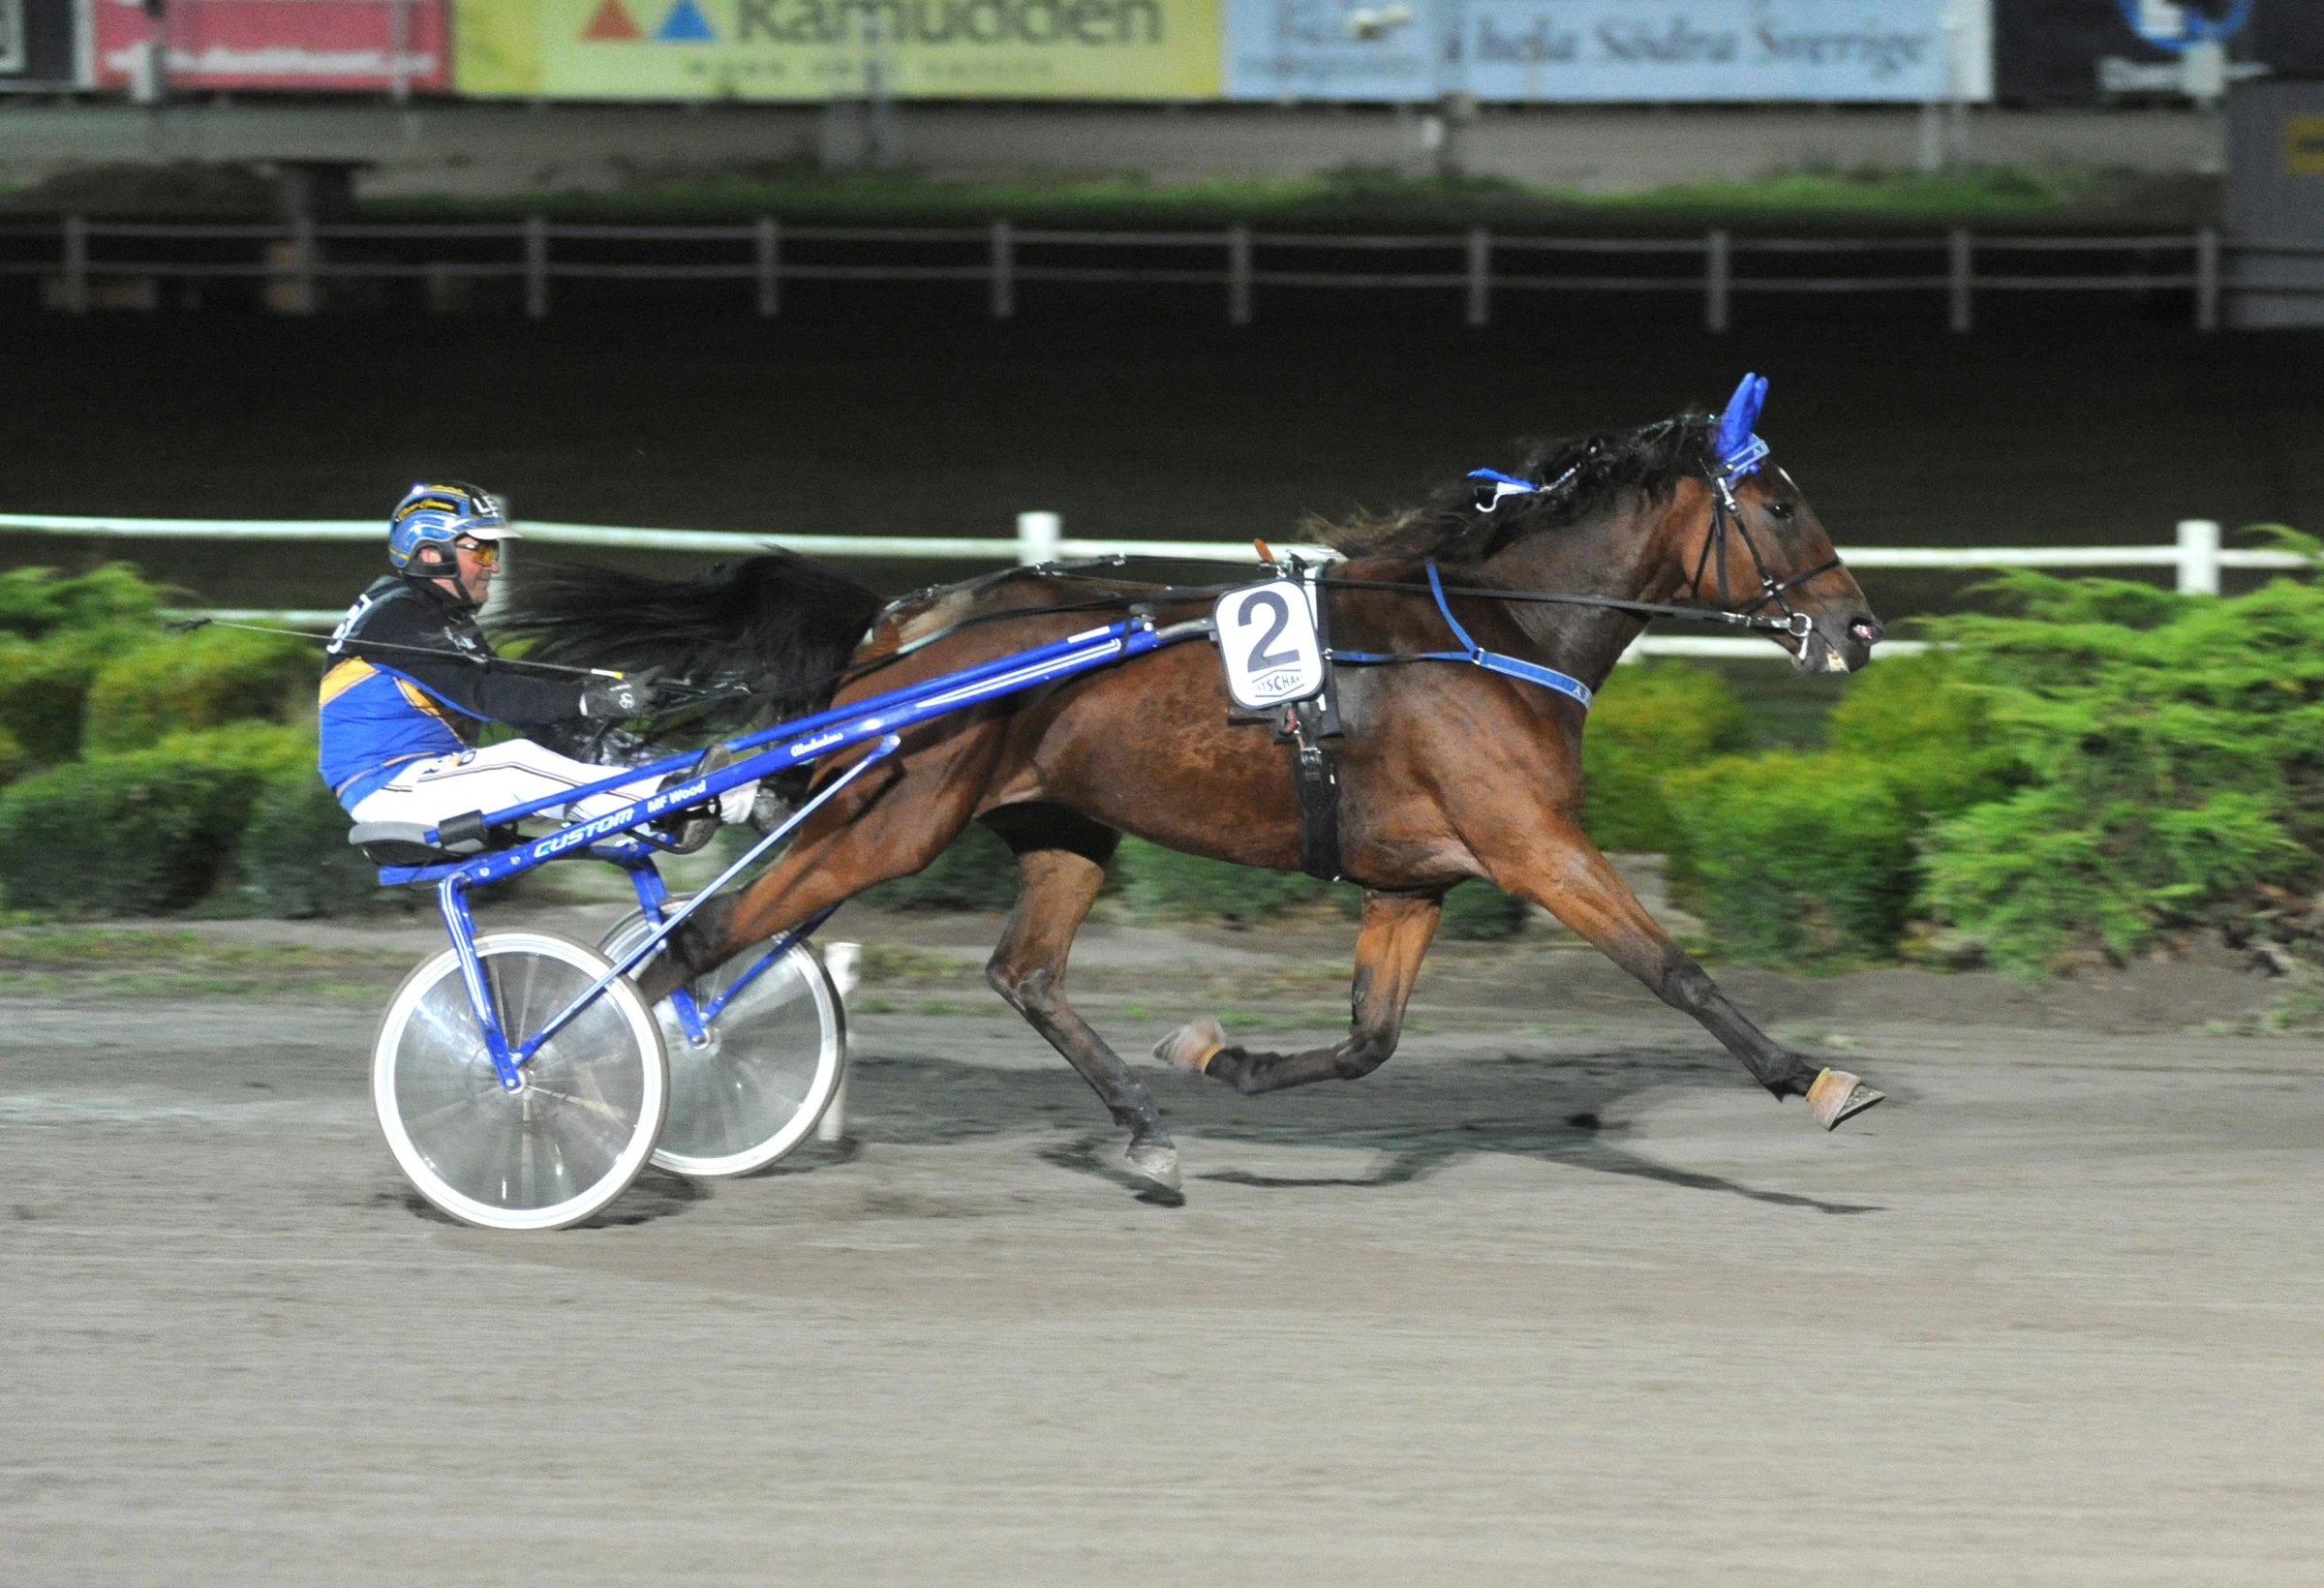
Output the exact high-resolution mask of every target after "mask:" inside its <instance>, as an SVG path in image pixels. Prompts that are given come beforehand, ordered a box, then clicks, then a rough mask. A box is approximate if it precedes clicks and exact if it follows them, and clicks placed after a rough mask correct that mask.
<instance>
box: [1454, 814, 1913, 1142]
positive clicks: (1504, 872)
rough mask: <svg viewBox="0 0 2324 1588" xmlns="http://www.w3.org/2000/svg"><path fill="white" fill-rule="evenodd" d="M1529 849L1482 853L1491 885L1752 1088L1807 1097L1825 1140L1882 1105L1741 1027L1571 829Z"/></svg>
mask: <svg viewBox="0 0 2324 1588" xmlns="http://www.w3.org/2000/svg"><path fill="white" fill-rule="evenodd" d="M1527 837H1528V838H1529V839H1530V840H1531V841H1529V842H1524V843H1522V844H1517V843H1512V844H1511V845H1510V846H1509V849H1508V852H1507V853H1500V854H1495V853H1487V852H1485V851H1484V850H1483V849H1481V850H1480V851H1479V858H1480V859H1481V860H1483V861H1484V863H1485V865H1486V867H1487V869H1488V870H1490V872H1491V874H1492V879H1493V881H1494V882H1496V883H1498V884H1499V885H1500V886H1501V887H1502V889H1504V890H1505V891H1506V892H1509V893H1513V894H1515V895H1516V896H1517V897H1518V898H1520V899H1525V900H1530V901H1532V902H1534V903H1537V904H1539V905H1541V906H1542V907H1543V908H1544V909H1546V910H1547V911H1549V913H1550V914H1552V915H1554V916H1556V917H1557V918H1558V919H1559V920H1560V921H1562V922H1564V923H1565V924H1566V925H1567V926H1569V927H1571V928H1573V929H1574V931H1576V932H1578V933H1580V935H1581V936H1583V937H1584V938H1586V939H1588V940H1589V942H1590V943H1591V944H1592V945H1594V946H1595V947H1596V948H1597V949H1598V950H1599V952H1601V953H1602V954H1604V955H1605V957H1606V958H1607V959H1609V960H1611V961H1613V962H1614V963H1616V964H1618V965H1620V966H1621V967H1622V968H1623V969H1625V970H1627V971H1629V972H1630V973H1631V974H1632V975H1633V976H1636V978H1637V979H1638V980H1639V981H1641V982H1644V983H1645V984H1646V986H1647V987H1649V988H1650V989H1652V990H1653V992H1654V994H1655V996H1657V997H1659V998H1661V999H1662V1000H1663V1001H1664V1002H1665V1003H1667V1004H1668V1005H1669V1006H1670V1007H1671V1008H1673V1009H1677V1010H1681V1011H1683V1012H1685V1013H1686V1014H1689V1015H1692V1016H1694V1017H1695V1018H1696V1019H1697V1021H1700V1022H1701V1023H1702V1025H1703V1028H1704V1029H1705V1030H1707V1031H1709V1032H1710V1033H1711V1035H1713V1036H1715V1037H1717V1038H1718V1039H1719V1041H1720V1043H1721V1044H1722V1045H1723V1046H1724V1047H1725V1048H1726V1049H1727V1051H1728V1053H1730V1054H1734V1055H1735V1056H1736V1057H1737V1058H1739V1059H1741V1060H1742V1061H1743V1067H1744V1068H1745V1069H1747V1070H1749V1071H1750V1072H1751V1073H1752V1075H1753V1077H1754V1078H1755V1079H1757V1080H1758V1083H1759V1084H1760V1085H1762V1086H1765V1087H1766V1088H1767V1089H1768V1090H1769V1091H1770V1092H1772V1093H1774V1094H1775V1097H1776V1098H1777V1100H1778V1101H1781V1100H1782V1099H1784V1098H1787V1097H1805V1098H1806V1099H1807V1100H1808V1109H1809V1112H1810V1113H1811V1114H1813V1115H1815V1118H1816V1122H1817V1123H1818V1124H1819V1125H1821V1126H1823V1128H1824V1129H1826V1130H1830V1129H1831V1128H1833V1127H1834V1126H1835V1125H1837V1124H1839V1123H1840V1121H1841V1120H1843V1119H1846V1118H1847V1117H1849V1116H1850V1115H1855V1114H1861V1113H1863V1112H1864V1111H1865V1110H1866V1109H1868V1108H1871V1107H1872V1106H1873V1105H1874V1104H1875V1103H1878V1102H1880V1101H1881V1098H1882V1095H1883V1094H1882V1093H1881V1092H1879V1091H1876V1090H1874V1089H1873V1088H1872V1087H1870V1086H1868V1085H1866V1084H1864V1083H1863V1082H1862V1081H1860V1080H1858V1079H1857V1078H1856V1077H1854V1076H1852V1075H1850V1074H1849V1073H1848V1072H1847V1071H1845V1070H1831V1069H1824V1070H1819V1069H1818V1068H1817V1067H1816V1066H1814V1065H1811V1064H1809V1063H1808V1062H1807V1061H1806V1060H1804V1059H1802V1058H1801V1057H1799V1055H1798V1054H1793V1053H1791V1052H1790V1051H1789V1050H1788V1049H1786V1048H1784V1047H1783V1046H1782V1045H1780V1044H1779V1043H1777V1042H1775V1041H1774V1040H1773V1039H1771V1038H1770V1037H1769V1036H1768V1035H1767V1033H1766V1032H1764V1031H1762V1030H1760V1029H1759V1028H1758V1026H1757V1025H1754V1024H1753V1023H1751V1022H1750V1021H1749V1020H1747V1019H1745V1018H1744V1015H1743V1012H1742V1011H1741V1010H1739V1009H1737V1008H1736V1007H1735V1006H1734V1004H1733V1003H1732V1002H1730V1001H1729V1000H1728V995H1727V994H1726V993H1725V992H1721V991H1719V984H1718V983H1716V982H1714V981H1712V980H1711V977H1710V973H1709V972H1708V971H1706V970H1704V969H1703V968H1702V966H1700V965H1699V964H1697V963H1696V962H1695V960H1694V957H1693V956H1692V955H1690V954H1688V953H1687V952H1686V950H1684V949H1682V948H1680V947H1679V946H1678V945H1677V944H1676V943H1674V942H1672V941H1671V940H1670V934H1669V933H1668V932H1667V931H1663V929H1662V926H1661V925H1660V923H1658V922H1657V921H1656V920H1655V919H1654V917H1653V916H1651V915H1649V914H1647V913H1646V906H1645V905H1643V904H1641V903H1639V902H1638V900H1637V896H1636V894H1634V893H1632V892H1631V891H1630V884H1629V883H1627V882H1625V881H1623V880H1622V873H1621V872H1619V871H1617V870H1614V867H1613V863H1612V862H1610V861H1608V860H1607V859H1606V858H1605V853H1604V852H1603V851H1601V850H1600V849H1599V847H1598V846H1597V845H1596V844H1595V843H1592V842H1591V841H1590V840H1589V837H1588V835H1586V834H1585V833H1583V832H1582V830H1581V828H1580V827H1579V826H1578V825H1576V824H1575V823H1574V822H1572V821H1569V820H1566V819H1564V818H1562V817H1560V818H1552V819H1551V821H1550V822H1549V824H1548V826H1547V828H1546V829H1544V830H1537V831H1536V832H1534V833H1532V834H1529V835H1527Z"/></svg>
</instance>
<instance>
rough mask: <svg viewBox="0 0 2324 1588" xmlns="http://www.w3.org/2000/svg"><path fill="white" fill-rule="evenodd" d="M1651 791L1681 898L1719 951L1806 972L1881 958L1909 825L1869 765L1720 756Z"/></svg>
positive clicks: (1842, 758) (1903, 895)
mask: <svg viewBox="0 0 2324 1588" xmlns="http://www.w3.org/2000/svg"><path fill="white" fill-rule="evenodd" d="M1663 788H1664V792H1665V795H1666V797H1667V799H1668V800H1669V803H1670V809H1671V813H1672V816H1673V818H1674V820H1675V821H1676V822H1677V825H1678V827H1679V829H1680V832H1681V834H1682V838H1683V850H1682V852H1683V854H1684V857H1685V860H1686V868H1685V870H1686V876H1687V879H1688V895H1687V897H1688V899H1689V901H1690V902H1692V903H1693V904H1695V905H1696V907H1697V909H1698V910H1699V911H1700V913H1701V914H1702V917H1703V921H1704V924H1705V925H1706V926H1707V927H1708V928H1709V929H1710V933H1711V940H1712V943H1713V945H1714V946H1715V947H1716V948H1717V950H1718V951H1719V952H1721V953H1722V954H1724V955H1726V956H1728V957H1730V958H1733V959H1738V960H1744V961H1748V962H1754V963H1758V964H1771V965H1782V966H1796V967H1801V968H1810V969H1837V968H1843V967H1846V966H1848V965H1852V964H1859V963H1863V962H1869V961H1878V960H1885V959H1887V958H1889V957H1890V956H1891V955H1893V953H1894V952H1895V947H1896V941H1897V937H1898V935H1899V933H1900V932H1901V931H1903V928H1904V923H1905V916H1906V911H1907V907H1908V905H1909V904H1910V902H1911V896H1912V883H1913V870H1912V860H1913V856H1912V829H1913V822H1912V817H1911V811H1910V809H1909V808H1908V807H1907V806H1906V804H1905V802H1904V801H1903V800H1902V799H1901V798H1899V797H1898V795H1897V793H1896V790H1895V789H1894V788H1893V787H1891V786H1890V784H1889V782H1888V780H1887V779H1885V778H1884V777H1883V776H1882V769H1881V764H1880V763H1879V762H1878V761H1875V760H1873V759H1871V758H1870V757H1867V756H1862V755H1856V754H1851V753H1849V752H1847V751H1840V750H1827V751H1823V752H1821V753H1818V754H1802V753H1800V752H1798V751H1795V750H1778V751H1774V752H1772V753H1769V754H1766V755H1760V756H1755V757H1749V758H1746V757H1743V756H1728V757H1722V758H1720V759H1718V760H1713V761H1709V762H1706V763H1704V764H1703V765H1702V766H1699V767H1697V768H1696V769H1694V770H1693V771H1690V772H1683V773H1677V774H1674V775H1672V776H1671V777H1669V778H1667V779H1664V783H1663Z"/></svg>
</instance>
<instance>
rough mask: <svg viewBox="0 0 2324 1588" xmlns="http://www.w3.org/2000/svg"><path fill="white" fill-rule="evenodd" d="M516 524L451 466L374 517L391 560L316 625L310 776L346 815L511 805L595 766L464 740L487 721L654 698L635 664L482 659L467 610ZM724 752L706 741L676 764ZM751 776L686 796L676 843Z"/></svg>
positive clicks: (740, 815) (736, 796) (647, 782)
mask: <svg viewBox="0 0 2324 1588" xmlns="http://www.w3.org/2000/svg"><path fill="white" fill-rule="evenodd" d="M515 538H517V535H516V532H515V531H514V530H512V529H510V528H509V527H508V520H507V515H506V514H505V512H504V511H503V510H502V507H501V504H500V503H499V501H497V500H496V499H495V498H494V497H493V496H492V495H491V494H490V493H488V492H485V491H481V490H478V489H477V488H476V487H475V486H474V485H467V484H463V483H461V482H459V481H456V480H451V481H444V482H443V483H440V484H419V485H414V486H413V487H412V489H411V491H410V492H409V493H407V494H406V495H405V497H404V500H403V501H402V502H400V503H398V504H396V508H395V511H394V513H393V514H392V515H391V516H390V518H389V519H388V534H387V561H388V562H389V563H390V564H392V565H394V568H395V571H394V572H393V573H390V574H388V575H386V576H385V577H384V578H382V579H380V580H379V581H377V582H376V583H374V584H373V585H372V587H371V588H370V589H369V590H366V591H365V592H364V593H363V595H362V596H361V597H360V598H359V599H357V600H356V602H355V604H354V605H353V606H352V607H350V608H349V609H348V613H347V616H346V618H345V619H343V620H342V621H341V622H340V625H339V626H338V628H337V629H336V630H335V631H333V633H332V635H331V643H330V646H329V648H328V649H329V652H330V655H331V657H333V658H334V660H333V665H332V666H331V668H330V670H329V671H327V672H326V673H324V674H323V677H322V688H321V740H322V748H321V755H320V756H319V757H318V761H319V764H320V767H321V773H322V779H323V781H324V782H326V783H328V784H330V787H331V792H332V793H333V794H335V795H337V796H338V798H339V803H340V804H341V805H342V806H344V807H346V808H347V812H348V814H349V815H350V816H352V817H353V818H354V819H355V820H356V821H357V822H412V823H416V824H418V825H421V826H425V827H433V826H436V825H437V824H439V823H440V822H443V820H445V819H446V818H448V817H452V816H458V815H463V814H465V813H467V812H469V811H472V810H474V811H492V810H502V809H507V808H508V807H510V806H513V805H523V804H527V803H529V802H531V801H533V800H537V799H540V798H543V797H544V796H547V795H552V794H556V793H558V792H560V791H561V790H564V789H569V788H578V787H580V786H582V785H583V784H586V783H594V782H597V781H600V780H601V779H604V777H605V776H606V770H605V768H603V767H599V766H592V765H590V764H589V763H587V762H584V761H575V760H571V759H569V758H567V757H566V756H563V755H560V754H558V753H557V752H556V751H554V750H552V749H549V748H546V747H545V746H541V745H537V744H535V743H534V742H533V741H532V740H530V739H511V740H509V741H507V742H506V743H505V744H499V745H492V746H488V747H486V748H475V744H476V736H477V733H478V730H480V729H481V727H482V726H483V724H484V723H485V722H487V721H495V722H509V723H514V724H517V725H519V726H535V725H539V724H544V723H550V722H564V721H571V720H572V719H574V718H595V719H597V720H601V721H613V720H618V719H621V718H634V717H644V716H648V715H650V714H651V713H652V712H653V711H654V709H655V707H656V705H657V702H658V701H659V700H660V698H661V695H662V691H661V690H658V689H657V687H655V685H654V684H653V682H652V681H651V680H650V679H648V678H642V677H641V678H626V679H616V678H597V679H590V680H587V681H578V680H571V681H568V680H565V679H550V678H536V677H528V676H525V675H523V674H521V673H518V672H514V671H511V670H510V669H509V668H508V667H507V666H506V665H505V664H496V660H497V658H495V657H494V655H493V651H492V647H491V646H490V645H489V644H488V643H486V641H485V638H484V635H483V632H482V631H481V630H480V629H478V628H477V626H476V621H475V613H476V609H477V608H478V607H480V606H482V605H483V604H484V598H485V596H486V595H489V594H491V591H492V581H493V577H494V575H495V574H497V573H498V572H499V571H500V563H501V542H502V541H504V540H513V539H515ZM730 759H731V757H729V756H728V755H727V753H726V752H725V750H724V748H722V747H717V746H714V747H713V748H711V749H709V750H707V751H705V752H704V754H703V757H702V759H701V760H700V761H699V762H697V763H696V764H695V766H694V767H693V769H692V770H691V771H689V772H686V773H681V774H678V775H677V776H678V777H680V778H689V777H692V776H694V775H695V774H697V773H702V772H710V771H716V770H717V769H718V768H719V767H721V766H724V765H726V764H727V763H728V761H729V760H730ZM658 781H659V780H658V779H652V778H647V779H639V780H638V781H636V782H632V783H626V784H624V785H623V786H622V787H621V788H620V789H618V790H615V791H611V792H607V793H602V794H592V795H589V796H587V797H585V798H583V799H579V800H576V801H573V802H572V803H570V804H569V805H567V806H566V807H565V808H564V809H565V814H566V817H567V818H569V819H586V818H588V817H591V816H599V815H603V814H604V813H605V812H607V811H609V810H615V809H620V808H621V807H622V806H624V805H626V804H627V803H628V802H630V801H631V800H636V799H642V798H644V797H645V796H646V795H648V794H651V793H653V792H654V790H655V788H656V787H657V782H658ZM756 789H757V785H756V784H755V783H745V784H744V785H742V786H741V787H740V788H735V789H730V790H728V791H727V792H726V793H724V794H722V795H720V796H719V801H718V805H719V809H718V810H717V811H715V812H713V811H712V810H710V809H707V808H697V809H688V811H687V812H686V813H685V819H684V820H683V821H681V822H680V824H679V825H678V828H677V831H676V837H677V840H678V845H677V846H678V847H679V848H681V849H697V848H700V847H701V846H702V845H703V844H704V843H707V842H709V841H710V837H711V834H712V833H713V832H715V831H716V830H717V828H718V825H719V821H721V820H725V821H741V820H743V819H744V818H745V817H747V816H748V815H749V810H750V806H751V803H752V799H753V796H754V794H755V791H756Z"/></svg>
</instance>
